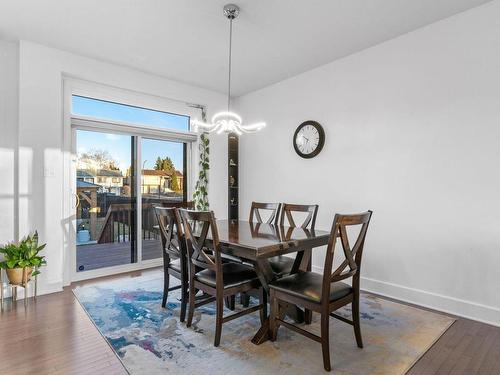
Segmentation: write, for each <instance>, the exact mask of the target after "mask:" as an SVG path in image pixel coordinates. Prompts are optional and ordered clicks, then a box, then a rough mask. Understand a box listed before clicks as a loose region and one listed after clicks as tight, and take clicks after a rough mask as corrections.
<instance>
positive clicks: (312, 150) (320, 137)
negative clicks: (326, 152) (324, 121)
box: [293, 120, 325, 159]
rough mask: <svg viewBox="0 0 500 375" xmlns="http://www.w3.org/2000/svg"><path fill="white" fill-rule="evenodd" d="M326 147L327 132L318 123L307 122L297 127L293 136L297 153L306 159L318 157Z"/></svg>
mask: <svg viewBox="0 0 500 375" xmlns="http://www.w3.org/2000/svg"><path fill="white" fill-rule="evenodd" d="M324 145H325V131H324V130H323V127H322V126H321V125H320V124H319V123H318V122H316V121H311V120H309V121H305V122H303V123H302V124H300V125H299V126H298V127H297V130H295V134H294V135H293V148H294V149H295V152H296V153H297V154H298V155H299V156H300V157H303V158H305V159H310V158H313V157H315V156H316V155H318V154H319V153H320V152H321V150H322V149H323V146H324Z"/></svg>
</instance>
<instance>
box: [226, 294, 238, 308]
mask: <svg viewBox="0 0 500 375" xmlns="http://www.w3.org/2000/svg"><path fill="white" fill-rule="evenodd" d="M224 304H225V305H226V307H227V308H228V309H229V310H231V311H234V309H235V308H236V306H235V305H236V298H235V296H234V295H232V296H227V297H226V298H224Z"/></svg>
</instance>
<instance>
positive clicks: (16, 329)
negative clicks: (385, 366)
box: [0, 271, 500, 375]
mask: <svg viewBox="0 0 500 375" xmlns="http://www.w3.org/2000/svg"><path fill="white" fill-rule="evenodd" d="M144 272H151V271H142V272H134V273H129V274H126V275H119V276H112V277H110V278H116V277H134V276H138V275H140V274H141V273H144ZM153 272H154V271H153ZM96 281H102V279H101V280H94V281H85V282H80V283H78V284H80V285H81V284H87V283H92V282H96ZM318 350H320V348H319V347H318ZM126 373H127V372H126V371H125V369H124V368H123V366H122V365H121V362H120V361H119V360H118V358H117V357H116V356H115V354H114V352H113V351H112V349H111V348H110V347H109V346H108V344H107V343H106V341H105V340H104V339H103V337H102V336H101V335H100V333H99V332H98V331H97V329H96V328H95V327H94V325H93V323H92V322H91V321H90V319H89V318H88V317H87V315H86V313H85V311H84V310H83V309H82V307H81V306H80V304H79V303H78V301H77V300H76V299H75V297H74V296H73V293H72V292H71V288H65V290H64V291H63V292H61V293H56V294H51V295H47V296H42V297H39V298H38V300H37V301H36V303H33V301H30V303H29V305H28V309H27V310H26V312H25V310H24V307H23V302H22V301H19V303H18V306H17V307H16V308H12V306H10V304H9V303H8V304H7V306H6V309H5V311H4V312H3V313H2V314H1V315H0V374H2V375H3V374H6V375H7V374H8V375H21V374H23V375H24V374H37V375H42V374H57V375H58V374H71V375H72V374H77V375H79V374H106V375H107V374H126ZM145 373H147V372H145ZM333 373H334V372H333ZM325 374H326V372H325ZM446 374H449V375H475V374H477V375H499V374H500V328H498V327H493V326H490V325H487V324H483V323H479V322H475V321H471V320H468V319H463V318H458V320H457V322H456V323H455V324H453V325H452V326H451V328H450V329H449V330H448V331H447V332H446V333H445V334H444V335H443V336H442V337H441V338H440V339H439V340H438V341H437V342H436V344H435V345H434V346H433V347H432V348H431V349H430V350H429V351H428V352H427V353H426V354H425V355H424V356H423V357H422V358H421V359H420V360H419V361H418V362H417V363H416V364H415V366H413V368H412V369H410V371H409V372H408V375H446Z"/></svg>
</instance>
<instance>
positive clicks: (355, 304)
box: [352, 293, 363, 348]
mask: <svg viewBox="0 0 500 375" xmlns="http://www.w3.org/2000/svg"><path fill="white" fill-rule="evenodd" d="M352 321H353V323H354V324H353V326H354V336H356V344H358V348H363V339H362V338H361V324H360V321H359V293H355V294H354V299H353V301H352Z"/></svg>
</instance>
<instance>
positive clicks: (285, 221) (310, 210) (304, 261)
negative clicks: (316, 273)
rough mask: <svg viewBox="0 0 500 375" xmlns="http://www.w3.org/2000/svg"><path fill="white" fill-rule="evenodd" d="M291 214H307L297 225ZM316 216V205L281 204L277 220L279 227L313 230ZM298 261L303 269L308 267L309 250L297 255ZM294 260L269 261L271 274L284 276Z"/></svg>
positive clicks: (290, 268) (278, 258)
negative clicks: (286, 226)
mask: <svg viewBox="0 0 500 375" xmlns="http://www.w3.org/2000/svg"><path fill="white" fill-rule="evenodd" d="M293 212H304V213H307V216H306V218H305V219H304V221H303V222H302V223H301V224H300V225H297V224H296V223H295V220H294V218H293ZM317 214H318V205H316V204H313V205H299V204H289V203H283V204H282V206H281V216H280V220H279V224H280V226H284V225H288V226H290V227H300V228H304V229H309V230H314V227H315V225H316V216H317ZM298 256H299V259H297V261H298V262H299V263H300V265H301V266H302V267H303V268H304V269H308V268H307V267H310V260H311V250H306V251H304V252H302V253H301V254H298ZM294 262H295V260H294V259H293V258H289V257H285V256H282V255H280V256H276V257H273V258H271V259H270V260H269V263H270V264H271V268H272V269H273V272H274V273H275V274H276V275H277V276H278V277H281V276H284V275H287V274H289V273H290V272H291V271H292V267H293V265H294Z"/></svg>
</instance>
